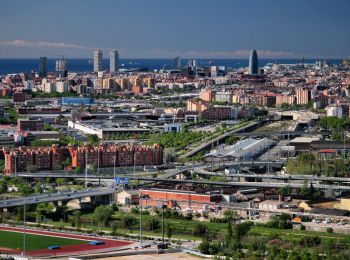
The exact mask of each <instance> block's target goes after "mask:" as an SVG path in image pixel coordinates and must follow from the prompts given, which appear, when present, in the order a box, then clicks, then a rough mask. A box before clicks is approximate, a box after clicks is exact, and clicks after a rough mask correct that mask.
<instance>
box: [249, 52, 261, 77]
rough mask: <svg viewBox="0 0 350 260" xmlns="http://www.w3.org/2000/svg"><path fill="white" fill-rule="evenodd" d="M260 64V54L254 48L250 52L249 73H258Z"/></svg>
mask: <svg viewBox="0 0 350 260" xmlns="http://www.w3.org/2000/svg"><path fill="white" fill-rule="evenodd" d="M258 70H259V64H258V54H257V53H256V50H252V51H251V52H250V57H249V74H250V75H258V73H259V72H258Z"/></svg>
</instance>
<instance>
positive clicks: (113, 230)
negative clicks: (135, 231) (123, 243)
mask: <svg viewBox="0 0 350 260" xmlns="http://www.w3.org/2000/svg"><path fill="white" fill-rule="evenodd" d="M117 228H118V225H117V222H116V221H112V222H111V231H112V236H116V235H117Z"/></svg>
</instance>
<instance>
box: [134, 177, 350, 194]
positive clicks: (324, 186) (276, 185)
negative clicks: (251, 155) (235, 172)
mask: <svg viewBox="0 0 350 260" xmlns="http://www.w3.org/2000/svg"><path fill="white" fill-rule="evenodd" d="M131 179H134V180H141V181H149V182H161V183H176V184H177V183H180V184H197V185H213V186H221V187H232V188H237V187H250V188H271V189H273V188H282V187H285V186H286V185H288V186H289V187H291V188H297V189H300V188H302V187H303V186H304V184H303V183H289V184H286V183H279V182H238V181H237V182H217V181H209V180H178V179H164V178H148V177H132V178H131ZM312 185H313V187H314V188H317V189H322V190H337V191H350V186H345V185H328V184H319V183H315V184H314V183H312Z"/></svg>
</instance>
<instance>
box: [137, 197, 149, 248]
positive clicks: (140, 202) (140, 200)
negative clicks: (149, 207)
mask: <svg viewBox="0 0 350 260" xmlns="http://www.w3.org/2000/svg"><path fill="white" fill-rule="evenodd" d="M147 198H148V196H147V195H145V194H140V196H139V205H140V245H141V244H142V199H146V203H147Z"/></svg>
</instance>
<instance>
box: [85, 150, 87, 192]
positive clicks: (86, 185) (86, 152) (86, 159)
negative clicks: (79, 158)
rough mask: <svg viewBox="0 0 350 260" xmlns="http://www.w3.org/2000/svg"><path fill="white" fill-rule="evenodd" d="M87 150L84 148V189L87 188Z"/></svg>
mask: <svg viewBox="0 0 350 260" xmlns="http://www.w3.org/2000/svg"><path fill="white" fill-rule="evenodd" d="M87 162H88V161H87V151H86V149H85V189H87Z"/></svg>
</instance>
